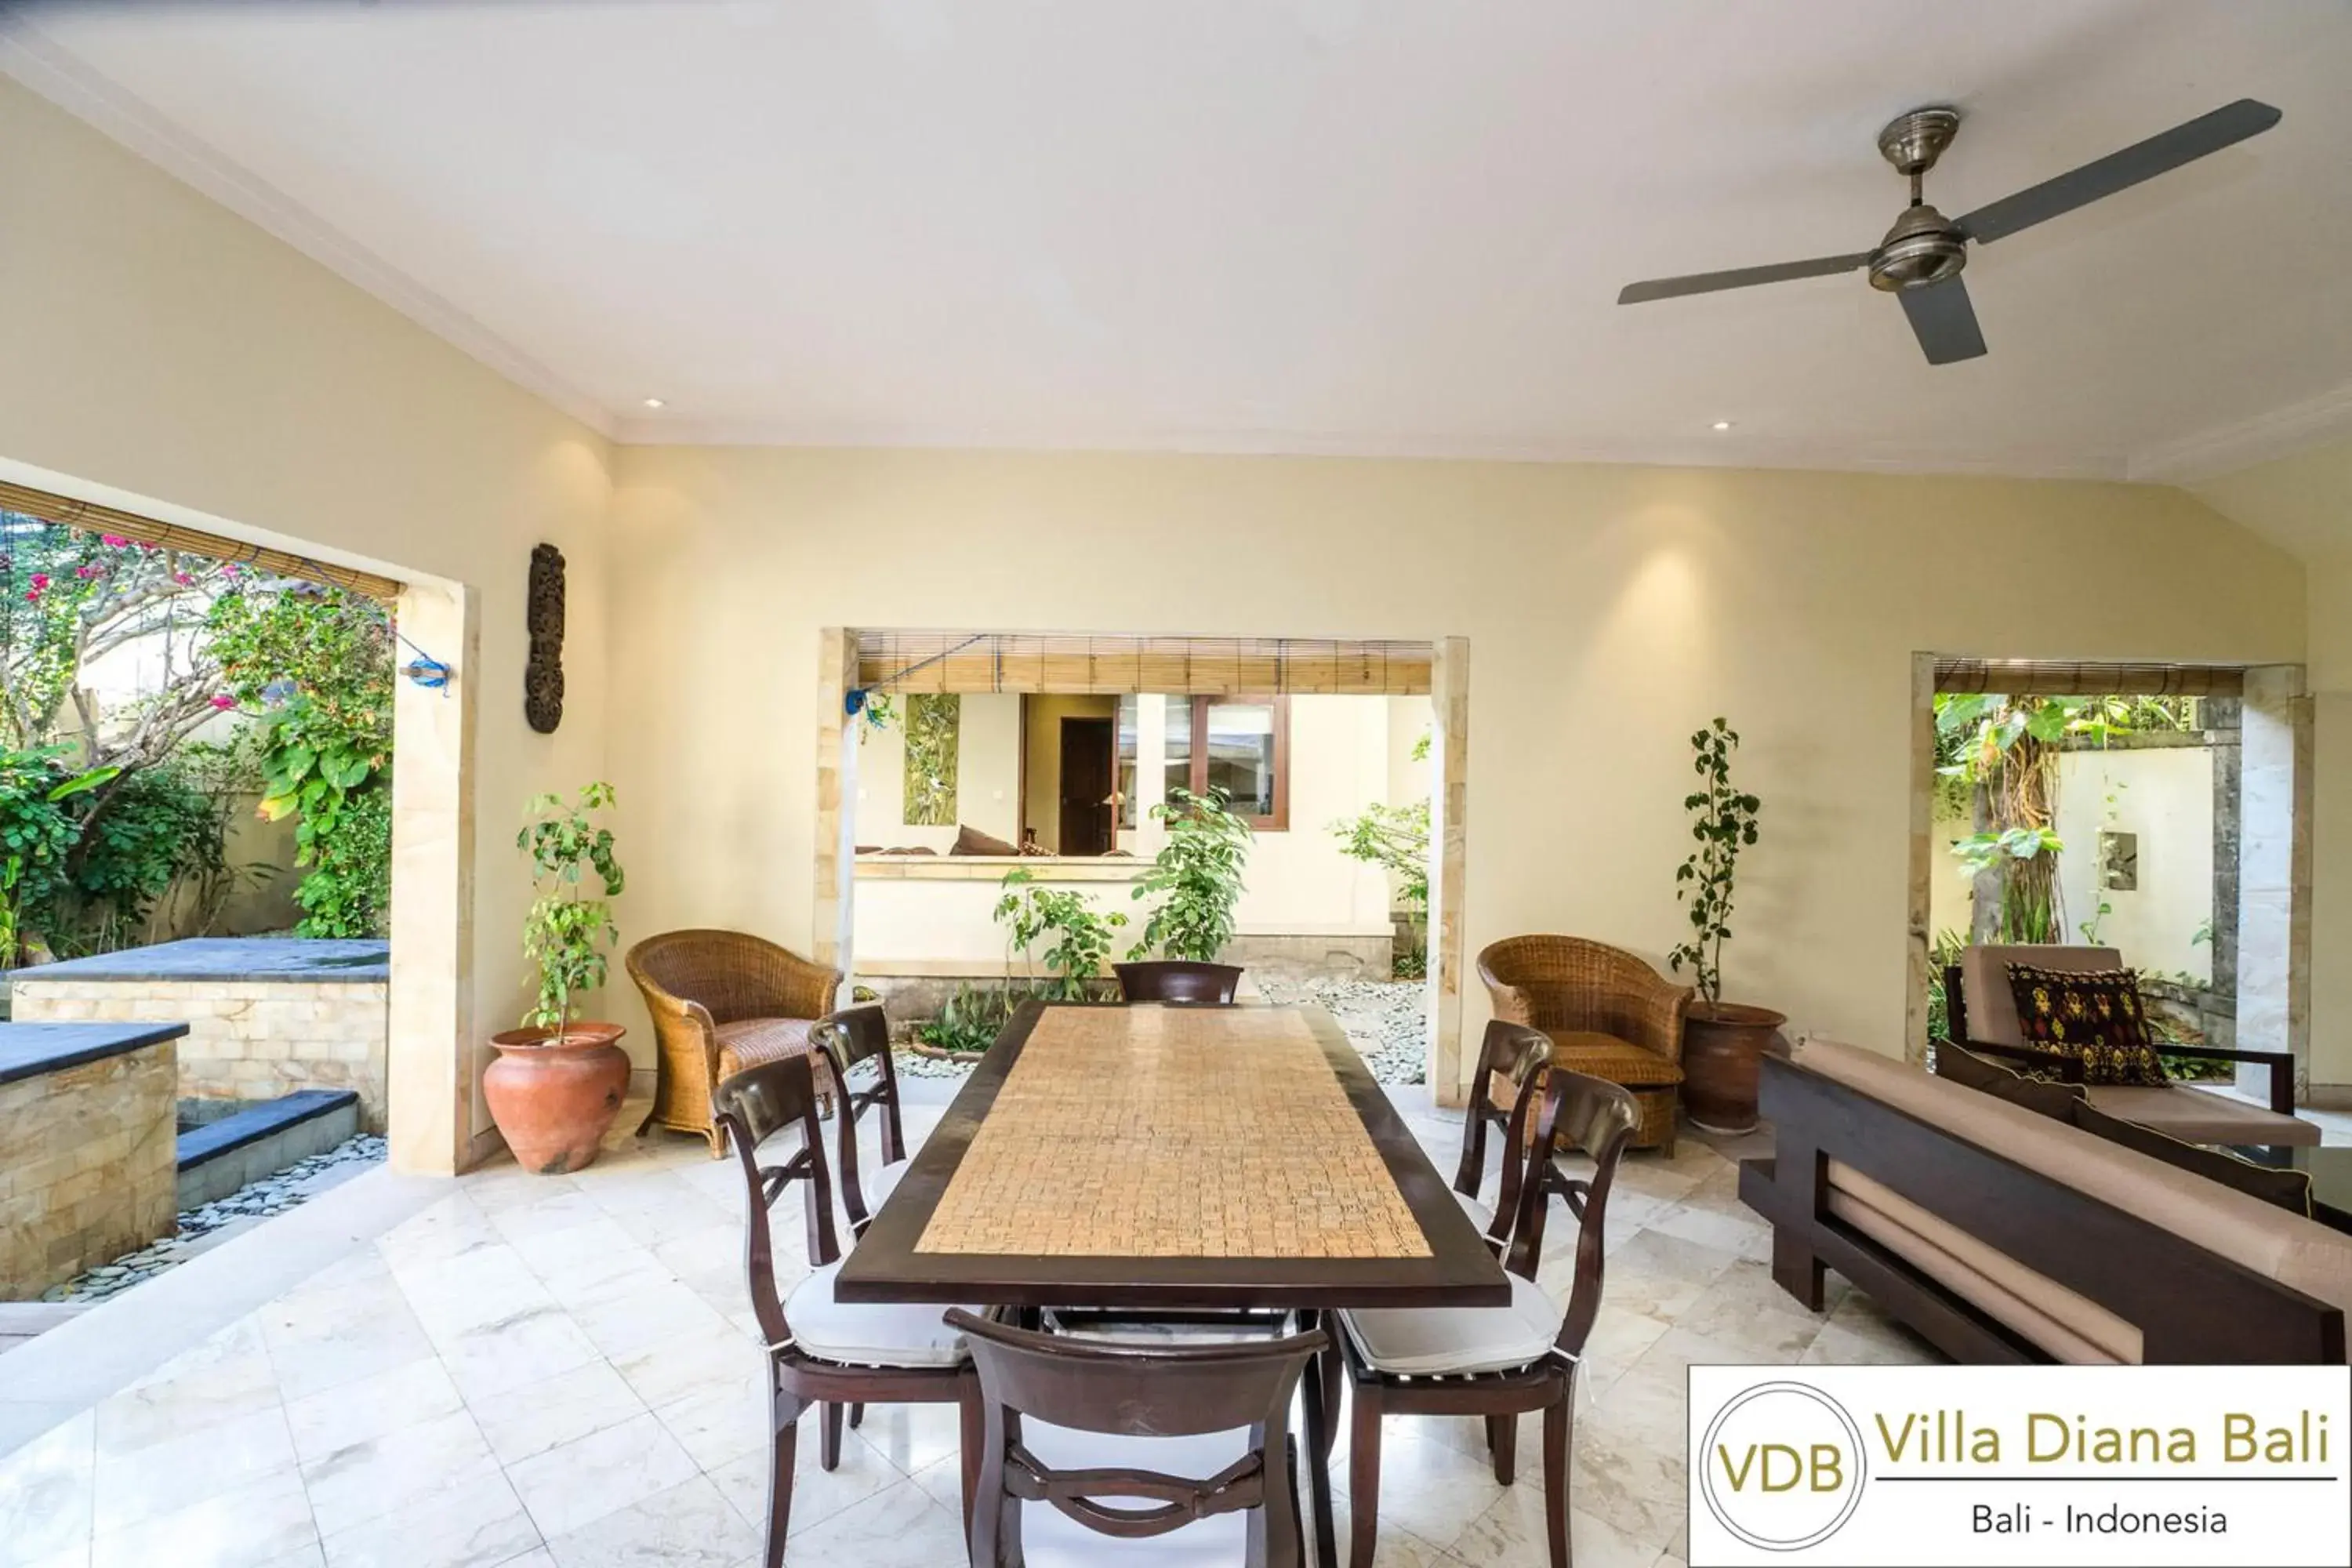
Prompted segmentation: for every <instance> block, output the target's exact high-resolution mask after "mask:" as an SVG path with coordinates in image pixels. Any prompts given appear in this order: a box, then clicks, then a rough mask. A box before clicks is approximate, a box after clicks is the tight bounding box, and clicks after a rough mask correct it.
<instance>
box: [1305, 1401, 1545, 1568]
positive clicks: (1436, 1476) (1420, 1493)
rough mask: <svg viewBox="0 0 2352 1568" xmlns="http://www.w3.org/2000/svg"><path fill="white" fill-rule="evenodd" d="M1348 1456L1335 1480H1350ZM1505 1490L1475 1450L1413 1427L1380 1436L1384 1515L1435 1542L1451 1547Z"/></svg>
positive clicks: (1336, 1468) (1337, 1467) (1337, 1466)
mask: <svg viewBox="0 0 2352 1568" xmlns="http://www.w3.org/2000/svg"><path fill="white" fill-rule="evenodd" d="M1347 1463H1348V1461H1347V1460H1346V1459H1342V1460H1340V1461H1339V1462H1337V1463H1335V1466H1334V1468H1333V1470H1332V1475H1333V1478H1334V1480H1335V1482H1336V1483H1339V1484H1343V1485H1352V1484H1353V1477H1352V1471H1351V1470H1350V1469H1349V1468H1345V1467H1346V1465H1347ZM1502 1493H1503V1489H1502V1487H1501V1486H1500V1485H1498V1484H1497V1483H1496V1480H1495V1475H1494V1470H1493V1468H1491V1465H1490V1462H1489V1461H1488V1459H1487V1458H1486V1456H1485V1455H1483V1454H1480V1455H1476V1456H1474V1455H1471V1454H1467V1453H1465V1452H1464V1451H1463V1450H1462V1449H1461V1448H1458V1447H1454V1445H1452V1444H1450V1443H1447V1442H1445V1441H1444V1440H1442V1439H1441V1438H1438V1437H1436V1436H1424V1435H1423V1434H1421V1433H1418V1432H1415V1431H1413V1430H1412V1429H1411V1428H1406V1429H1403V1430H1390V1429H1387V1428H1386V1427H1385V1426H1384V1427H1383V1431H1382V1434H1381V1479H1380V1517H1381V1519H1382V1520H1383V1521H1395V1522H1396V1523H1397V1524H1398V1525H1399V1526H1400V1527H1402V1529H1403V1530H1405V1531H1407V1532H1409V1533H1411V1534H1413V1535H1417V1536H1419V1537H1420V1538H1421V1539H1423V1541H1426V1542H1429V1543H1430V1544H1431V1545H1433V1546H1436V1547H1440V1548H1451V1547H1452V1545H1453V1543H1454V1538H1455V1537H1456V1536H1458V1535H1460V1534H1461V1533H1462V1531H1464V1530H1465V1529H1466V1528H1467V1527H1468V1526H1469V1524H1470V1521H1472V1520H1475V1518H1477V1517H1478V1515H1480V1514H1481V1513H1484V1512H1485V1511H1486V1510H1487V1509H1489V1508H1491V1507H1492V1506H1494V1502H1495V1500H1496V1498H1498V1497H1500V1496H1501V1495H1502Z"/></svg>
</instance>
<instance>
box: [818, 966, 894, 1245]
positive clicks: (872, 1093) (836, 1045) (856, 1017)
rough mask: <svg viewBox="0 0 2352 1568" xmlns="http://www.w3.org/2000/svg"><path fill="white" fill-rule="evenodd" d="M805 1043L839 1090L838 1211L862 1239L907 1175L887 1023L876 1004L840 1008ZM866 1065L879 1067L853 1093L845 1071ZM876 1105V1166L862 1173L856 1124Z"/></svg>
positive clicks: (877, 1003) (824, 1019)
mask: <svg viewBox="0 0 2352 1568" xmlns="http://www.w3.org/2000/svg"><path fill="white" fill-rule="evenodd" d="M809 1043H810V1044H811V1045H813V1046H814V1047H815V1048H816V1049H817V1050H819V1051H821V1052H823V1053H824V1058H825V1060H826V1061H827V1062H828V1063H830V1064H831V1066H832V1068H833V1081H834V1082H835V1083H837V1084H839V1085H840V1086H841V1093H840V1101H839V1103H840V1106H841V1113H840V1116H839V1118H838V1119H837V1121H836V1124H835V1128H836V1130H835V1137H836V1138H837V1139H838V1140H839V1142H840V1146H841V1206H842V1207H843V1208H844V1209H845V1211H847V1213H848V1215H849V1234H850V1237H851V1239H853V1240H855V1239H856V1237H861V1236H864V1235H865V1234H866V1226H868V1225H871V1224H872V1223H873V1220H874V1211H875V1210H877V1209H879V1208H880V1207H881V1206H882V1204H883V1201H884V1200H885V1199H887V1197H889V1195H890V1194H891V1192H892V1190H893V1189H895V1188H896V1187H897V1186H898V1178H899V1177H901V1176H903V1175H905V1174H906V1173H907V1163H906V1161H907V1134H906V1130H905V1129H904V1128H903V1127H902V1126H901V1125H900V1124H899V1120H898V1063H897V1062H896V1061H895V1060H893V1059H892V1058H891V1056H890V1020H889V1018H888V1017H887V1016H886V1015H885V1014H884V1013H883V1011H882V1004H880V1003H879V1002H868V1003H866V1004H865V1005H862V1006H856V1007H844V1008H843V1009H841V1010H840V1011H839V1012H837V1013H828V1014H826V1015H825V1016H824V1017H822V1018H819V1019H818V1020H817V1021H816V1022H815V1023H814V1024H813V1025H811V1026H809ZM868 1061H871V1062H878V1063H880V1064H881V1065H880V1067H879V1068H878V1069H877V1075H876V1077H875V1079H874V1081H873V1082H872V1083H870V1084H868V1085H866V1087H865V1088H863V1089H856V1088H853V1087H852V1086H851V1084H850V1081H849V1069H850V1068H854V1067H856V1066H857V1065H858V1064H859V1063H860V1062H868ZM877 1105H878V1106H880V1107H881V1108H882V1163H881V1165H880V1166H879V1167H877V1168H876V1169H875V1170H874V1171H872V1172H871V1173H867V1172H866V1170H865V1168H864V1166H863V1165H862V1163H860V1161H859V1160H858V1157H857V1121H858V1118H859V1117H861V1116H864V1115H865V1114H866V1110H868V1109H869V1108H870V1107H874V1106H877Z"/></svg>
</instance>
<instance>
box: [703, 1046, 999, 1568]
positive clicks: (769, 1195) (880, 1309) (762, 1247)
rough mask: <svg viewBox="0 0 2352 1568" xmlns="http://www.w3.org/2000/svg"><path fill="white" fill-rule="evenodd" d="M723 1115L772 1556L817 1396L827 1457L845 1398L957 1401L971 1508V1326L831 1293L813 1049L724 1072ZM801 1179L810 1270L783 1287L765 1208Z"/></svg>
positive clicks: (836, 1260) (936, 1313) (834, 1252)
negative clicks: (739, 1226) (791, 1133)
mask: <svg viewBox="0 0 2352 1568" xmlns="http://www.w3.org/2000/svg"><path fill="white" fill-rule="evenodd" d="M714 1098H715V1100H716V1110H717V1114H718V1118H719V1125H720V1126H721V1127H723V1128H724V1129H725V1131H726V1133H727V1135H728V1138H729V1141H730V1147H731V1148H732V1149H733V1150H734V1151H735V1152H736V1155H737V1157H738V1159H739V1160H740V1163H741V1165H742V1169H743V1185H744V1193H745V1199H746V1202H745V1214H746V1216H747V1217H746V1222H745V1223H746V1225H747V1226H748V1227H749V1235H748V1237H747V1242H746V1246H745V1248H744V1266H745V1272H746V1273H747V1275H748V1276H749V1280H750V1286H751V1312H752V1316H753V1317H755V1318H756V1319H758V1321H759V1324H760V1333H761V1338H762V1339H764V1340H765V1341H766V1342H767V1351H768V1371H769V1378H768V1408H769V1470H768V1534H767V1556H766V1563H767V1568H777V1565H778V1564H779V1563H782V1561H783V1557H784V1534H785V1531H786V1530H787V1528H788V1527H789V1525H790V1522H791V1518H792V1509H793V1460H794V1458H795V1456H796V1455H797V1453H798V1450H799V1439H800V1418H801V1415H802V1413H803V1411H805V1410H806V1409H808V1407H809V1406H810V1405H818V1406H819V1407H820V1408H821V1412H822V1414H821V1416H820V1419H821V1421H822V1422H823V1432H822V1436H821V1442H822V1445H823V1446H822V1447H821V1448H820V1450H819V1454H818V1458H819V1462H820V1463H821V1464H822V1465H823V1466H824V1468H826V1469H827V1470H831V1469H833V1468H835V1467H836V1466H838V1465H839V1464H840V1463H841V1423H842V1415H843V1410H844V1407H845V1405H851V1404H858V1405H864V1404H867V1403H873V1404H881V1405H893V1404H895V1405H959V1406H960V1407H961V1410H962V1411H963V1413H964V1436H963V1448H964V1467H963V1478H964V1487H963V1492H964V1508H965V1511H966V1515H967V1517H969V1515H970V1510H971V1497H972V1488H971V1482H972V1475H973V1462H974V1460H975V1458H977V1456H978V1454H979V1452H980V1445H979V1431H978V1415H977V1410H978V1403H977V1401H978V1391H977V1387H976V1385H975V1384H974V1383H973V1374H972V1369H971V1355H970V1353H969V1352H968V1351H967V1350H966V1348H965V1345H964V1341H963V1336H962V1335H961V1334H960V1333H958V1332H956V1331H954V1330H953V1329H951V1328H950V1327H949V1326H948V1325H947V1324H946V1323H945V1322H944V1321H941V1319H940V1310H939V1309H938V1308H937V1307H931V1306H913V1305H908V1306H896V1305H893V1306H865V1305H857V1304H853V1303H850V1302H845V1301H842V1300H837V1299H835V1295H834V1280H835V1277H836V1276H837V1275H838V1274H839V1273H840V1272H841V1248H840V1246H839V1244H838V1242H837V1241H836V1239H835V1232H834V1226H833V1181H832V1174H831V1173H830V1172H829V1171H828V1170H827V1169H826V1167H825V1158H824V1137H823V1135H822V1131H821V1129H820V1126H819V1121H818V1113H817V1092H816V1080H815V1072H814V1058H811V1057H810V1056H808V1055H806V1054H803V1055H800V1056H794V1057H787V1058H784V1059H782V1060H781V1061H774V1062H769V1063H766V1064H764V1065H762V1066H760V1067H756V1068H751V1069H750V1070H749V1071H746V1072H740V1073H737V1074H736V1075H735V1076H734V1077H732V1078H730V1079H724V1080H722V1081H721V1082H720V1083H719V1089H718V1092H717V1094H716V1096H715V1097H714ZM795 1123H797V1124H798V1125H799V1127H800V1129H801V1146H800V1148H799V1149H797V1150H796V1151H794V1152H793V1154H792V1155H791V1157H790V1158H789V1159H786V1160H785V1161H783V1163H781V1164H762V1163H761V1161H760V1145H761V1143H763V1142H766V1141H767V1140H768V1138H769V1137H771V1136H772V1134H774V1133H776V1132H778V1131H782V1130H783V1129H785V1128H787V1127H790V1126H792V1125H793V1124H795ZM795 1182H801V1183H805V1184H806V1191H805V1194H804V1196H805V1205H804V1206H805V1211H806V1224H807V1227H808V1259H809V1264H810V1268H811V1271H810V1273H809V1275H808V1276H807V1278H805V1279H803V1280H801V1282H800V1283H799V1284H797V1285H795V1286H793V1288H792V1290H791V1291H790V1293H789V1294H787V1295H784V1296H782V1297H779V1295H778V1293H777V1290H776V1271H775V1256H774V1252H773V1245H772V1239H771V1237H770V1234H769V1223H768V1221H769V1210H770V1208H771V1207H772V1205H774V1203H775V1202H776V1200H777V1199H778V1198H779V1197H781V1196H782V1194H783V1192H784V1189H785V1188H787V1187H789V1186H791V1185H792V1184H793V1183H795Z"/></svg>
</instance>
